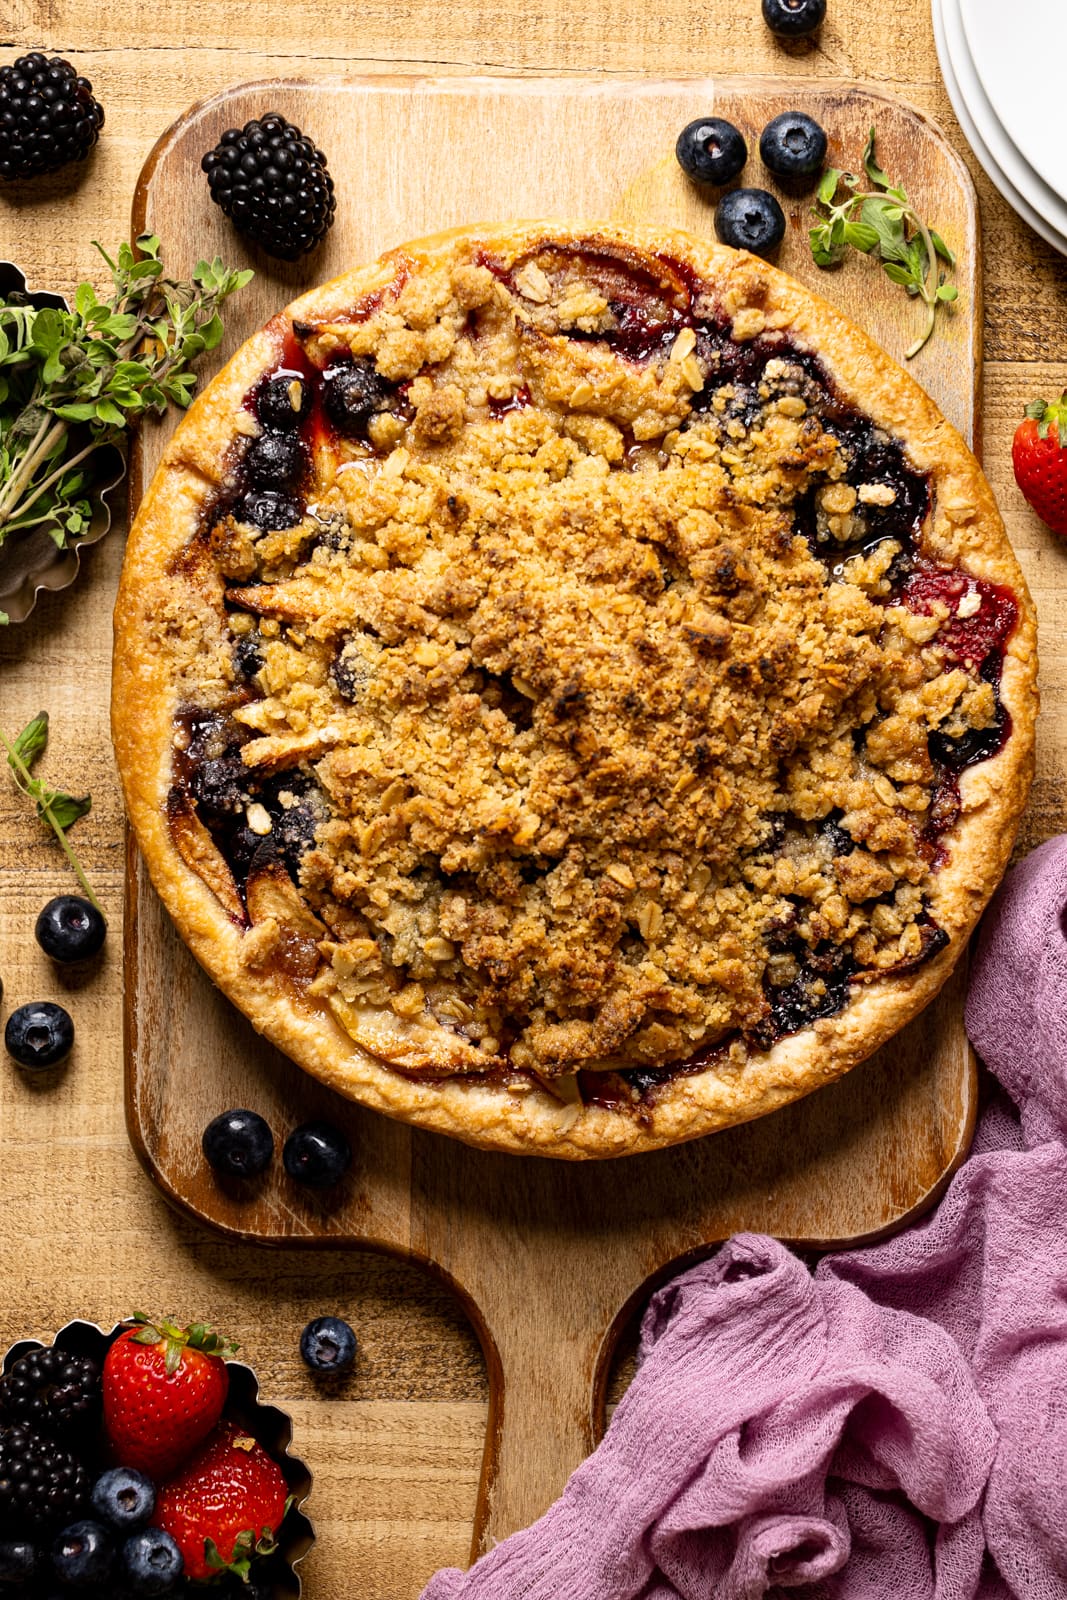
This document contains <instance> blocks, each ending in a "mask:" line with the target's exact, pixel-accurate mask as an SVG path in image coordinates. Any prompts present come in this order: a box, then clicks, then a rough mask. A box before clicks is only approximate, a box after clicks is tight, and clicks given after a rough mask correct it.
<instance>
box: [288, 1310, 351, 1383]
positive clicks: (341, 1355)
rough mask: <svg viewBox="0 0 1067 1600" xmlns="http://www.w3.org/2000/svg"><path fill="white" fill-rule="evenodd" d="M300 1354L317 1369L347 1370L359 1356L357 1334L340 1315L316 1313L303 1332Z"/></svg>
mask: <svg viewBox="0 0 1067 1600" xmlns="http://www.w3.org/2000/svg"><path fill="white" fill-rule="evenodd" d="M300 1354H301V1355H302V1356H303V1358H304V1360H305V1361H306V1362H307V1364H308V1366H309V1367H310V1368H311V1369H312V1371H313V1372H347V1371H348V1369H349V1368H350V1367H351V1365H352V1363H353V1362H354V1361H355V1359H356V1336H355V1334H354V1333H353V1332H352V1329H351V1328H350V1327H349V1326H348V1323H347V1322H344V1321H343V1320H342V1319H341V1318H340V1317H316V1318H315V1320H314V1322H309V1323H308V1325H307V1327H306V1328H305V1329H304V1331H303V1333H302V1334H301V1335H300Z"/></svg>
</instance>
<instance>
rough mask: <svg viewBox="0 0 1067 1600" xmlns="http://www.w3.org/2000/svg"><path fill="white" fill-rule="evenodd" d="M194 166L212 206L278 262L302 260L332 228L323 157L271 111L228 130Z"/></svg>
mask: <svg viewBox="0 0 1067 1600" xmlns="http://www.w3.org/2000/svg"><path fill="white" fill-rule="evenodd" d="M200 165H201V167H202V168H203V170H204V171H205V172H206V173H207V178H208V183H209V184H210V186H211V198H212V200H214V202H215V204H216V205H218V206H221V207H222V209H223V211H225V213H226V215H227V216H228V217H229V218H230V220H231V222H232V223H233V224H234V226H235V227H236V228H237V229H238V231H239V232H240V233H243V234H244V235H245V237H246V238H248V239H251V240H252V241H253V242H254V243H255V244H258V245H262V247H263V249H264V250H265V251H266V252H267V254H268V255H270V256H276V257H277V258H278V260H280V261H296V260H297V259H298V258H299V257H300V256H303V255H307V253H308V251H309V250H314V248H315V246H316V245H317V244H319V243H320V242H321V241H322V239H323V238H325V236H326V233H327V232H328V230H329V228H330V227H331V226H332V224H333V218H334V212H335V210H336V208H337V202H336V200H335V199H334V192H333V179H332V178H331V177H330V174H329V173H328V172H327V170H326V157H325V156H324V155H323V153H322V151H321V150H318V149H316V147H315V146H314V145H313V144H312V142H311V140H310V139H308V138H306V137H305V136H304V134H302V133H301V131H300V129H299V128H297V127H294V125H293V124H292V123H291V122H286V120H285V118H284V117H282V116H279V114H278V113H277V112H276V111H269V112H268V113H267V115H266V116H265V117H261V118H259V119H258V120H256V119H254V120H253V121H251V122H246V123H245V125H244V127H243V128H241V129H240V130H238V129H237V128H230V129H229V130H228V131H227V132H226V133H224V134H223V135H222V138H221V139H220V140H219V142H218V144H217V145H216V146H215V148H214V150H209V151H208V153H207V155H206V156H204V158H203V160H202V161H201V163H200Z"/></svg>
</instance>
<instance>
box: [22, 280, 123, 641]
mask: <svg viewBox="0 0 1067 1600" xmlns="http://www.w3.org/2000/svg"><path fill="white" fill-rule="evenodd" d="M13 294H17V295H22V296H24V297H25V299H26V300H27V301H28V302H29V303H30V305H32V306H34V307H35V308H37V309H41V308H43V307H45V306H53V307H55V308H56V309H57V310H60V311H67V310H69V309H70V308H69V306H68V305H67V302H66V301H65V300H64V299H63V297H62V295H58V294H52V293H51V292H49V291H48V290H45V289H41V290H35V289H29V288H28V287H27V284H26V278H25V275H24V274H23V273H22V272H21V271H20V269H19V268H18V267H16V266H15V265H14V263H13V262H10V261H0V300H6V299H7V298H8V297H9V296H11V295H13ZM125 476H126V454H125V451H124V450H122V449H121V448H120V447H119V446H118V445H109V446H108V447H107V448H106V449H104V450H101V451H100V452H99V454H98V456H97V458H96V476H95V480H94V482H93V484H92V486H91V488H90V490H89V500H90V502H91V504H92V508H93V515H92V520H91V522H90V524H89V527H88V529H87V530H86V532H85V533H81V534H78V535H77V536H76V537H74V538H72V539H70V540H69V541H68V543H67V544H65V545H64V547H63V549H62V550H60V549H59V548H58V547H57V545H56V544H55V542H54V540H53V539H51V538H50V537H49V534H48V531H47V529H46V528H31V529H30V530H29V531H28V532H27V533H24V534H13V535H12V536H11V537H10V538H8V539H6V540H5V541H4V542H3V543H2V544H0V612H6V614H7V618H8V621H9V622H25V620H26V618H27V617H28V616H29V614H30V612H31V611H32V610H33V608H34V606H35V605H36V603H37V596H38V594H40V593H41V591H42V590H49V591H55V590H58V589H66V588H68V587H69V586H70V584H72V583H73V582H74V580H75V578H76V577H77V576H78V569H79V567H80V566H81V551H82V550H83V548H84V547H85V546H87V545H91V544H96V543H97V542H98V541H99V540H101V539H102V538H103V537H104V535H105V533H107V531H108V529H109V528H110V526H111V518H112V507H111V505H110V503H109V496H110V495H111V493H112V491H113V490H115V489H116V488H118V486H119V484H120V483H121V482H122V481H123V479H124V478H125Z"/></svg>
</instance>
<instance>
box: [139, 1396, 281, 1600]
mask: <svg viewBox="0 0 1067 1600" xmlns="http://www.w3.org/2000/svg"><path fill="white" fill-rule="evenodd" d="M287 1495H288V1490H287V1489H286V1484H285V1479H284V1478H283V1477H282V1474H281V1469H280V1468H279V1467H278V1466H277V1464H276V1463H275V1462H274V1461H273V1460H272V1459H271V1457H270V1456H269V1455H268V1454H267V1452H266V1451H265V1450H264V1449H263V1446H262V1445H259V1444H257V1443H256V1441H255V1440H254V1439H253V1438H251V1437H250V1436H249V1435H248V1434H247V1433H246V1432H245V1431H244V1429H243V1428H239V1427H238V1426H237V1424H236V1423H235V1422H230V1421H223V1422H220V1423H219V1425H218V1427H217V1428H216V1429H215V1431H214V1433H213V1434H212V1435H211V1437H210V1438H209V1439H208V1441H207V1443H206V1444H204V1445H203V1446H202V1447H201V1449H200V1450H199V1451H198V1452H197V1454H196V1455H195V1456H194V1457H193V1459H192V1460H191V1461H187V1462H186V1464H185V1466H184V1467H181V1468H180V1469H179V1470H178V1472H176V1473H175V1475H174V1477H173V1478H171V1479H170V1480H169V1481H168V1482H167V1483H165V1484H164V1485H163V1487H162V1488H161V1489H160V1491H159V1498H158V1499H157V1501H156V1512H155V1517H154V1519H153V1521H154V1523H155V1525H156V1526H157V1527H159V1528H162V1529H163V1530H164V1532H165V1533H169V1534H170V1536H171V1538H172V1539H173V1540H174V1542H175V1544H176V1545H177V1546H178V1549H179V1550H180V1551H181V1553H182V1559H183V1560H184V1562H185V1575H186V1577H188V1578H194V1579H195V1578H211V1577H214V1576H215V1575H216V1574H217V1573H219V1572H222V1571H228V1572H236V1573H238V1574H239V1575H240V1576H242V1577H246V1576H247V1574H248V1568H249V1566H250V1564H251V1562H252V1559H253V1557H254V1556H257V1555H270V1554H271V1552H272V1551H273V1550H274V1548H275V1543H274V1536H275V1534H276V1533H277V1531H278V1528H279V1527H280V1526H281V1521H282V1518H283V1517H284V1516H285V1511H286V1502H287Z"/></svg>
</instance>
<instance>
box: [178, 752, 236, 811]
mask: <svg viewBox="0 0 1067 1600" xmlns="http://www.w3.org/2000/svg"><path fill="white" fill-rule="evenodd" d="M249 777H250V774H249V770H248V768H247V767H246V766H245V764H244V762H243V761H242V760H241V758H240V757H239V756H213V757H209V759H208V760H207V761H201V762H200V764H199V766H198V767H197V768H196V769H195V771H194V772H193V775H192V777H191V779H190V780H189V787H190V789H191V790H192V793H193V797H194V799H195V800H197V801H198V802H199V804H200V805H202V806H203V807H204V809H205V811H212V812H214V813H215V814H216V815H218V816H226V815H231V814H236V813H237V812H238V811H243V810H244V808H245V798H244V796H245V793H246V791H247V789H248V783H249Z"/></svg>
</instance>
